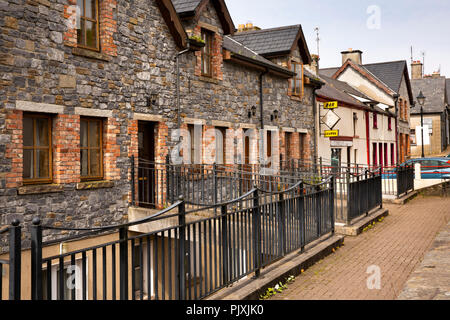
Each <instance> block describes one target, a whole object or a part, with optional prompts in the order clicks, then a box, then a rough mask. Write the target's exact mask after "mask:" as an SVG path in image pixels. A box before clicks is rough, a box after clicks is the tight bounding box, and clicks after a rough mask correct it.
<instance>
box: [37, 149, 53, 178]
mask: <svg viewBox="0 0 450 320" xmlns="http://www.w3.org/2000/svg"><path fill="white" fill-rule="evenodd" d="M36 157H37V162H36V178H39V179H42V178H49V177H50V172H49V160H50V159H49V155H48V150H37V151H36Z"/></svg>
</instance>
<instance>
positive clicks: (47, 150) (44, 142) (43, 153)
mask: <svg viewBox="0 0 450 320" xmlns="http://www.w3.org/2000/svg"><path fill="white" fill-rule="evenodd" d="M51 128H52V119H51V117H50V116H48V115H44V114H24V115H23V182H24V183H25V184H34V183H50V182H51V181H52V142H51V141H52V138H51V134H52V130H51Z"/></svg>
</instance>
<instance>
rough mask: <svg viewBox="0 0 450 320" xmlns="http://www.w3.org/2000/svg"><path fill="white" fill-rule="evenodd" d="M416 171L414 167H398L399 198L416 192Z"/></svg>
mask: <svg viewBox="0 0 450 320" xmlns="http://www.w3.org/2000/svg"><path fill="white" fill-rule="evenodd" d="M414 177H415V170H414V167H413V166H399V167H397V198H400V197H401V196H403V195H406V194H408V192H410V191H414Z"/></svg>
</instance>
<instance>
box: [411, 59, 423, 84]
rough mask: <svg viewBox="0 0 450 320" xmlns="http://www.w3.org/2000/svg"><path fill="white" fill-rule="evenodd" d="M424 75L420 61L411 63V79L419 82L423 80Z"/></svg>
mask: <svg viewBox="0 0 450 320" xmlns="http://www.w3.org/2000/svg"><path fill="white" fill-rule="evenodd" d="M422 75H423V63H422V62H420V61H419V60H418V61H413V62H412V63H411V79H413V80H417V79H422Z"/></svg>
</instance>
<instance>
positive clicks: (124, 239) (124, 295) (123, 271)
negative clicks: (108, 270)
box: [119, 227, 128, 300]
mask: <svg viewBox="0 0 450 320" xmlns="http://www.w3.org/2000/svg"><path fill="white" fill-rule="evenodd" d="M119 239H120V243H119V250H120V251H119V260H120V270H119V272H120V300H128V229H127V228H125V227H124V228H120V229H119Z"/></svg>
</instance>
